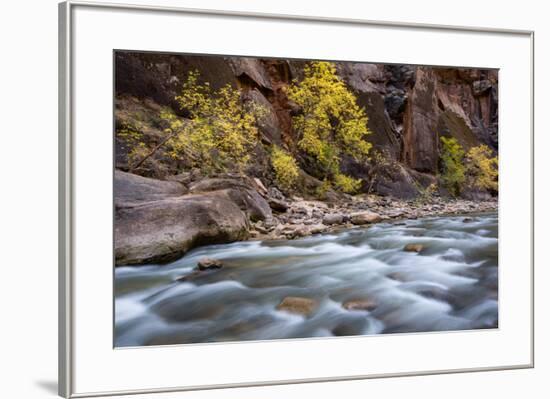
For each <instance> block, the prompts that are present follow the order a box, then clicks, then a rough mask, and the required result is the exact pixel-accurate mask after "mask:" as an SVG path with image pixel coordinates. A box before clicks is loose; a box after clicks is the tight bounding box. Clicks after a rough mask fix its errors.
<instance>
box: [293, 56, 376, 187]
mask: <svg viewBox="0 0 550 399" xmlns="http://www.w3.org/2000/svg"><path fill="white" fill-rule="evenodd" d="M287 95H288V97H289V99H290V100H292V101H294V102H295V103H296V104H298V105H299V106H300V107H301V108H302V111H303V112H302V113H301V114H300V115H297V116H295V117H294V118H293V125H294V129H295V130H296V131H297V132H298V133H299V135H300V139H299V141H298V147H299V148H300V149H301V150H302V151H304V152H305V153H307V154H309V155H311V156H312V157H313V158H314V159H315V161H316V162H317V164H318V166H319V167H320V168H321V169H322V171H323V173H324V176H323V177H325V178H329V179H330V180H332V181H333V182H334V183H335V185H336V186H337V187H338V188H340V189H341V190H342V191H346V192H353V191H356V190H357V189H358V188H359V186H360V181H359V180H357V179H353V178H351V177H349V176H345V175H343V174H342V173H341V172H340V162H341V156H342V155H343V154H347V155H349V156H351V157H353V158H354V159H355V160H357V161H364V160H366V159H367V156H368V153H369V150H370V149H371V147H372V144H371V143H369V142H368V141H367V140H366V138H367V136H368V135H369V134H370V131H369V129H368V126H367V125H368V117H367V115H366V113H365V110H364V109H363V108H361V107H360V106H359V105H358V104H357V98H356V97H355V95H354V94H353V92H352V91H351V90H349V89H348V88H347V87H346V84H345V83H344V81H343V80H342V79H341V78H340V77H339V76H338V75H337V74H336V67H335V66H334V64H332V63H330V62H322V61H319V62H312V63H309V64H307V65H306V66H305V68H304V79H303V80H302V81H300V82H298V81H294V82H293V84H292V85H291V86H290V87H289V88H288V90H287Z"/></svg>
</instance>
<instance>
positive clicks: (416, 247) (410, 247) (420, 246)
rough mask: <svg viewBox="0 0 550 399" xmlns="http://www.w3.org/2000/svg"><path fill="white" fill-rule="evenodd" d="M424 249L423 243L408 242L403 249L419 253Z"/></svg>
mask: <svg viewBox="0 0 550 399" xmlns="http://www.w3.org/2000/svg"><path fill="white" fill-rule="evenodd" d="M423 249H424V245H423V244H407V245H405V246H404V247H403V251H406V252H416V253H419V252H421V251H422V250H423Z"/></svg>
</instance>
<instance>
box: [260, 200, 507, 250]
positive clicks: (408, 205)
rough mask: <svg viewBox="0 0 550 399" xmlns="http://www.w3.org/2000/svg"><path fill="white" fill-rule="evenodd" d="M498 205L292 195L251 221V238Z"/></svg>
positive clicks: (299, 234) (486, 209)
mask: <svg viewBox="0 0 550 399" xmlns="http://www.w3.org/2000/svg"><path fill="white" fill-rule="evenodd" d="M497 207H498V201H497V199H496V198H495V199H492V200H487V201H469V200H463V199H448V198H447V199H446V198H441V197H432V198H429V199H426V200H424V201H420V200H417V201H404V200H398V199H392V198H386V197H380V196H377V195H358V196H349V197H348V198H347V199H346V200H341V201H337V202H324V201H317V200H304V199H302V198H299V197H294V198H292V199H290V201H289V202H288V203H287V209H286V210H284V212H279V213H276V212H274V216H273V218H272V219H271V220H264V221H257V222H256V223H253V224H252V225H251V227H252V231H251V234H250V238H251V239H261V240H276V239H293V238H299V237H304V236H308V235H312V234H318V233H327V232H333V231H340V230H343V229H349V228H354V227H358V226H365V225H370V224H374V223H379V222H384V221H389V220H399V219H417V218H422V217H429V216H444V215H467V214H471V213H483V212H491V211H495V210H497ZM472 220H473V219H472V218H471V217H465V219H464V221H465V222H469V221H472Z"/></svg>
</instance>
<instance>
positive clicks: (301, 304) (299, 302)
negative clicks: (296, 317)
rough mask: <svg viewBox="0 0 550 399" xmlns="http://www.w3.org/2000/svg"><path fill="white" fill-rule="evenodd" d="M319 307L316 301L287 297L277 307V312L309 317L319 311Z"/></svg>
mask: <svg viewBox="0 0 550 399" xmlns="http://www.w3.org/2000/svg"><path fill="white" fill-rule="evenodd" d="M317 306H318V303H317V301H315V300H314V299H310V298H303V297H297V296H287V297H285V298H284V299H283V300H282V301H281V303H279V305H277V310H283V311H286V312H289V313H296V314H301V315H303V316H309V315H310V314H311V313H313V312H314V311H315V309H317Z"/></svg>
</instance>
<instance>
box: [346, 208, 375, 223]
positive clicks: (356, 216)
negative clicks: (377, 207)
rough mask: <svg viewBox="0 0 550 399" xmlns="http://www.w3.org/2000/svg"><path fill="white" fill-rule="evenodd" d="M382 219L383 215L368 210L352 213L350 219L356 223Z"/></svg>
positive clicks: (373, 221)
mask: <svg viewBox="0 0 550 399" xmlns="http://www.w3.org/2000/svg"><path fill="white" fill-rule="evenodd" d="M381 220H382V217H381V216H380V215H379V214H378V213H374V212H368V211H365V212H358V213H353V214H351V215H350V221H351V223H353V224H355V225H364V224H369V223H378V222H380V221H381Z"/></svg>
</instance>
